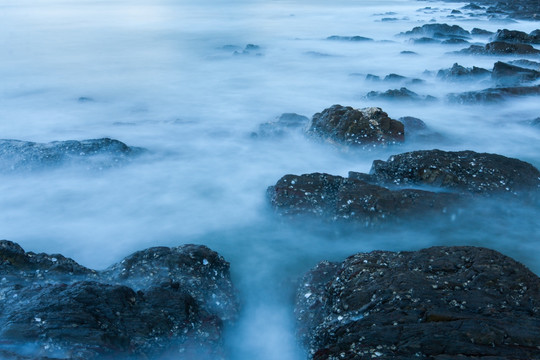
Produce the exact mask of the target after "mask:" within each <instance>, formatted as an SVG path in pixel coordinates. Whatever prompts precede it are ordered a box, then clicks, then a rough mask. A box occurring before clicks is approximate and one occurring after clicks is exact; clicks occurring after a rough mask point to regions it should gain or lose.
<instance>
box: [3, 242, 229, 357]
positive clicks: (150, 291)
mask: <svg viewBox="0 0 540 360" xmlns="http://www.w3.org/2000/svg"><path fill="white" fill-rule="evenodd" d="M0 277H1V278H2V281H1V282H0V294H1V295H2V296H0V314H2V315H1V316H0V325H1V326H0V338H1V339H2V341H1V342H0V349H2V350H5V351H10V352H15V354H17V351H23V353H21V354H17V355H21V358H23V359H24V358H25V357H24V356H31V358H33V359H35V358H38V356H42V357H45V356H51V357H60V358H62V359H113V358H130V359H148V358H152V359H165V358H170V356H174V355H173V354H179V353H181V354H182V356H185V357H186V358H190V357H193V356H195V357H196V358H201V359H223V358H224V350H223V345H222V341H223V337H222V333H223V327H224V324H226V323H228V322H231V321H232V320H234V319H235V317H236V315H237V313H238V305H237V304H238V301H237V299H236V293H235V290H234V288H233V286H232V284H231V281H230V275H229V264H228V263H227V262H226V261H225V260H224V259H223V258H222V257H221V256H219V255H218V254H217V253H215V252H213V251H212V250H210V249H208V248H207V247H204V246H197V245H183V246H179V247H175V248H166V247H156V248H150V249H147V250H144V251H140V252H137V253H135V254H133V255H131V256H129V257H127V258H125V259H124V260H123V261H122V262H120V263H118V264H116V265H114V266H112V267H111V268H109V269H107V270H105V271H94V270H91V269H87V268H85V267H83V266H81V265H79V264H77V263H76V262H75V261H73V260H71V259H68V258H65V257H63V256H61V255H47V254H34V253H31V252H28V253H27V252H25V251H24V250H23V249H22V248H21V247H20V246H19V245H17V244H15V243H12V242H10V241H6V240H3V241H0ZM13 358H17V357H13Z"/></svg>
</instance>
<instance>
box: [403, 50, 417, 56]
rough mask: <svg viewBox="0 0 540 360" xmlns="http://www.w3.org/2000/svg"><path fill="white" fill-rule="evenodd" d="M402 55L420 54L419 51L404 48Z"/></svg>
mask: <svg viewBox="0 0 540 360" xmlns="http://www.w3.org/2000/svg"><path fill="white" fill-rule="evenodd" d="M400 54H402V55H418V53H415V52H414V51H409V50H404V51H402V52H400Z"/></svg>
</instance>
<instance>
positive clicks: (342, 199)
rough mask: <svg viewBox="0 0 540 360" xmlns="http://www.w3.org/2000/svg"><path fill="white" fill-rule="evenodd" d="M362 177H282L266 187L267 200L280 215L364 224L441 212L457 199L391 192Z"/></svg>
mask: <svg viewBox="0 0 540 360" xmlns="http://www.w3.org/2000/svg"><path fill="white" fill-rule="evenodd" d="M362 175H364V174H358V173H353V174H351V176H349V178H344V177H341V176H333V175H329V174H321V173H313V174H304V175H299V176H298V175H285V176H284V177H282V178H281V179H280V180H279V181H278V182H277V183H276V185H274V186H271V187H269V188H268V197H269V199H270V203H271V205H272V207H273V208H274V209H275V210H277V211H278V212H279V213H280V214H281V215H285V216H293V217H294V216H298V215H311V216H315V217H319V218H323V219H327V220H331V221H355V222H360V223H365V224H367V225H372V224H376V223H378V222H381V221H388V220H397V219H403V218H407V217H414V216H417V215H418V214H419V213H425V212H432V213H443V212H445V211H446V209H447V207H448V206H449V205H452V204H453V203H454V202H455V201H456V200H457V196H455V195H453V194H447V193H434V192H429V191H422V190H412V189H405V190H396V191H392V190H389V189H387V188H384V187H382V186H378V185H373V184H369V183H367V182H365V181H363V180H362Z"/></svg>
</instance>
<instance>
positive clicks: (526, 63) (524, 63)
mask: <svg viewBox="0 0 540 360" xmlns="http://www.w3.org/2000/svg"><path fill="white" fill-rule="evenodd" d="M508 64H510V65H516V66H520V67H524V68H527V69H532V70H537V71H540V62H537V61H532V60H527V59H519V60H511V61H508Z"/></svg>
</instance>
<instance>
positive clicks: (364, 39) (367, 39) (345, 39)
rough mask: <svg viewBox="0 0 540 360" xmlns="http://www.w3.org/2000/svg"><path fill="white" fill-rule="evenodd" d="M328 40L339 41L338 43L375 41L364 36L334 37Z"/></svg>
mask: <svg viewBox="0 0 540 360" xmlns="http://www.w3.org/2000/svg"><path fill="white" fill-rule="evenodd" d="M326 40H338V41H373V39H371V38H367V37H363V36H339V35H332V36H329V37H327V38H326Z"/></svg>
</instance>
